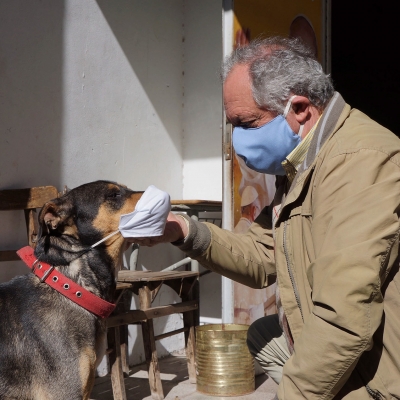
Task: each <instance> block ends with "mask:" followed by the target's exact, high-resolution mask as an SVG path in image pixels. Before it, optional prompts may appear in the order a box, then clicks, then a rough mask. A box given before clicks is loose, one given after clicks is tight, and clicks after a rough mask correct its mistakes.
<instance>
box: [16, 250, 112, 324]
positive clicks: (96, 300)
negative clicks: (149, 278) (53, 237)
mask: <svg viewBox="0 0 400 400" xmlns="http://www.w3.org/2000/svg"><path fill="white" fill-rule="evenodd" d="M17 254H18V256H19V257H20V258H21V260H22V261H24V262H25V264H26V265H27V266H28V267H29V268H30V269H31V270H32V272H33V273H34V274H35V275H36V276H37V277H38V278H39V279H40V282H45V283H47V284H48V285H49V286H51V287H52V288H53V289H55V290H57V292H59V293H61V294H62V295H63V296H65V297H67V298H68V299H70V300H71V301H73V302H74V303H76V304H78V305H79V306H81V307H83V308H84V309H86V310H88V311H90V312H91V313H92V314H95V315H97V316H98V317H100V318H107V317H108V316H109V315H110V314H111V313H112V312H113V311H114V309H115V304H112V303H109V302H108V301H105V300H103V299H101V298H100V297H98V296H96V295H95V294H93V293H91V292H89V291H88V290H86V289H84V288H83V287H82V286H80V285H78V284H77V283H75V282H74V281H72V280H71V279H69V278H67V277H66V276H65V275H63V274H61V273H60V272H59V271H57V270H56V269H55V268H54V267H53V266H51V265H50V264H47V263H44V262H42V261H39V260H38V259H37V258H36V257H35V254H34V251H33V249H32V247H30V246H26V247H23V248H22V249H20V250H18V251H17Z"/></svg>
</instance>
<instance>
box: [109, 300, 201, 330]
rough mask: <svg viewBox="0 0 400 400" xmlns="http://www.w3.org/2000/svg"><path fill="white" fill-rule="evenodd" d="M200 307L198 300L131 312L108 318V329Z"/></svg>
mask: <svg viewBox="0 0 400 400" xmlns="http://www.w3.org/2000/svg"><path fill="white" fill-rule="evenodd" d="M198 307H199V303H198V301H197V300H190V301H184V302H182V303H177V304H170V305H168V306H159V307H152V308H149V309H147V310H130V311H127V312H125V313H121V314H118V315H112V316H110V317H108V318H107V327H108V328H112V327H115V326H120V325H129V324H135V323H138V322H140V321H146V320H148V319H154V318H159V317H165V316H166V315H172V314H179V313H185V312H187V311H193V310H197V309H198Z"/></svg>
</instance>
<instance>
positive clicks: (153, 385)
mask: <svg viewBox="0 0 400 400" xmlns="http://www.w3.org/2000/svg"><path fill="white" fill-rule="evenodd" d="M139 301H140V308H141V309H142V310H147V309H149V308H150V307H151V291H150V289H149V288H148V287H147V286H144V287H143V288H141V289H139ZM142 333H143V343H144V351H145V356H146V362H147V369H148V373H149V384H150V392H151V397H152V398H153V399H155V400H163V399H164V392H163V388H162V385H161V377H160V367H159V364H158V358H157V349H156V341H155V339H154V325H153V320H152V319H148V320H146V321H142Z"/></svg>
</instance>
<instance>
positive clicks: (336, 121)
mask: <svg viewBox="0 0 400 400" xmlns="http://www.w3.org/2000/svg"><path fill="white" fill-rule="evenodd" d="M349 113H350V106H349V105H348V104H346V103H345V101H344V99H343V97H342V96H341V95H340V93H339V92H335V94H334V96H333V97H332V99H331V100H330V101H329V103H328V105H327V107H326V108H325V110H324V112H323V113H322V115H321V118H320V120H319V122H318V125H317V127H316V129H315V131H314V134H313V138H312V140H311V143H310V147H309V149H308V152H307V155H306V157H305V159H304V161H303V162H302V163H301V164H300V166H299V168H298V171H297V174H296V176H295V178H294V180H293V182H292V184H291V185H290V187H289V189H288V192H287V195H286V196H284V200H283V202H282V204H281V207H280V209H281V210H283V208H284V207H285V206H287V205H289V204H291V203H293V202H294V201H295V200H296V199H297V198H298V197H299V195H300V193H301V192H302V190H303V187H304V185H305V183H306V182H307V181H308V177H309V175H310V173H311V172H312V171H313V169H314V165H315V163H316V160H317V158H318V154H319V153H320V150H321V149H322V147H323V145H324V144H325V143H326V142H327V141H328V140H329V139H330V138H331V137H332V136H333V135H334V134H335V132H336V131H337V130H338V129H339V128H340V127H341V126H342V125H343V123H344V121H345V120H346V118H347V117H348V115H349ZM280 215H282V214H281V213H279V216H280ZM279 219H280V218H279V217H278V218H277V221H276V223H278V221H279Z"/></svg>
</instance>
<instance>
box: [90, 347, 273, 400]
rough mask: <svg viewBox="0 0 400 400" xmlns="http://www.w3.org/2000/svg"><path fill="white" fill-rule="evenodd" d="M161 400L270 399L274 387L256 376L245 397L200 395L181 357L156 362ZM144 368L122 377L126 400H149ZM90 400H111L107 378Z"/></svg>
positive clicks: (176, 356)
mask: <svg viewBox="0 0 400 400" xmlns="http://www.w3.org/2000/svg"><path fill="white" fill-rule="evenodd" d="M159 363H160V371H161V379H162V385H163V390H164V396H165V400H227V399H228V398H232V399H235V400H261V399H263V400H272V399H273V398H274V396H275V393H276V388H277V386H276V384H275V383H274V382H273V381H272V380H271V379H268V377H267V376H266V375H258V376H256V390H255V391H254V392H253V393H251V394H248V395H244V396H234V397H219V396H209V395H204V394H201V393H199V392H197V391H196V385H195V384H191V383H189V380H188V375H187V365H186V358H185V357H184V356H182V355H181V354H177V355H171V356H169V357H166V358H163V359H161V360H159ZM147 376H148V375H147V371H146V365H145V364H141V365H138V366H135V367H132V369H131V371H130V373H129V377H127V378H125V388H126V395H127V400H152V398H151V395H150V389H149V383H148V379H147ZM91 400H113V394H112V389H111V380H110V376H109V375H108V376H106V377H102V378H97V379H96V382H95V386H94V388H93V391H92V393H91Z"/></svg>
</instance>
